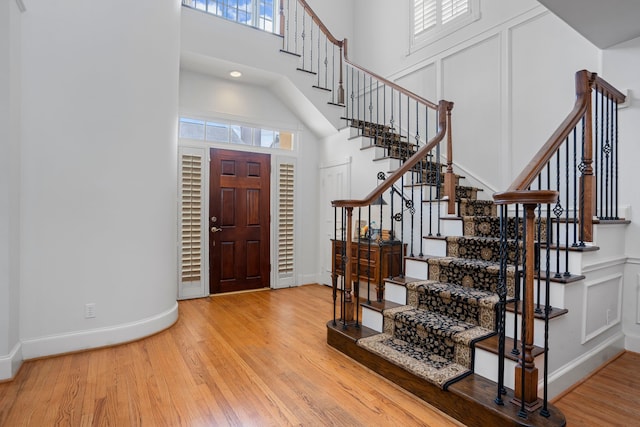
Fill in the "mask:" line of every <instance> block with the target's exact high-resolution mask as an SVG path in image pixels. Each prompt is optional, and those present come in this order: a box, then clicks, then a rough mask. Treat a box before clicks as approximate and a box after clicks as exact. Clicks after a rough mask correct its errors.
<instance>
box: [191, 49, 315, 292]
mask: <svg viewBox="0 0 640 427" xmlns="http://www.w3.org/2000/svg"><path fill="white" fill-rule="evenodd" d="M276 53H277V52H276ZM276 53H274V55H276ZM179 96H180V113H181V114H185V115H191V116H195V117H202V118H213V119H223V120H224V119H226V120H230V121H232V122H241V123H247V124H251V125H260V126H264V127H267V128H276V129H283V130H291V131H294V132H297V137H298V140H297V141H296V142H295V144H297V150H296V151H294V152H290V153H289V152H285V151H281V152H277V153H272V165H275V162H276V156H278V157H285V156H290V157H296V158H297V161H296V169H297V171H296V179H297V181H296V186H297V187H296V194H295V199H296V207H295V209H296V210H295V213H294V215H295V224H296V230H295V232H296V250H295V255H296V266H295V268H296V274H297V279H296V280H295V284H296V285H300V284H306V283H315V282H317V281H318V266H317V248H316V246H315V245H309V244H307V242H309V241H312V240H313V239H315V232H316V224H317V221H318V220H317V203H318V201H317V197H316V194H315V192H313V191H308V189H310V188H316V186H317V178H318V177H317V174H316V173H315V171H316V169H317V162H318V155H317V147H318V140H317V138H316V137H315V136H314V135H313V133H311V132H309V130H307V129H305V128H304V126H303V124H302V121H301V119H300V117H298V116H297V115H296V114H295V113H294V111H292V110H291V109H290V107H289V106H288V105H286V104H285V103H284V102H282V101H281V100H280V99H279V98H278V97H277V96H276V95H275V94H274V93H273V92H272V91H271V90H270V88H269V87H261V86H256V85H252V84H245V83H243V81H242V79H240V80H238V81H231V80H227V79H221V78H219V77H215V76H212V75H206V74H202V73H199V72H194V71H190V70H186V69H182V70H181V72H180V95H179ZM203 145H204V144H203ZM229 148H230V149H234V147H232V146H231V147H229ZM235 148H236V149H242V148H243V147H235ZM275 194H276V193H275V189H274V190H273V191H272V196H275ZM273 218H274V217H272V225H274V224H273ZM274 268H275V267H274Z"/></svg>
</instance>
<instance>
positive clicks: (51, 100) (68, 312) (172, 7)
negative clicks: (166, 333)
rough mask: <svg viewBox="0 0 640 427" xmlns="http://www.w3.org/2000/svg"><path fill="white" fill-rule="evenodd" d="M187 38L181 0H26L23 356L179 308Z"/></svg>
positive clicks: (135, 327)
mask: <svg viewBox="0 0 640 427" xmlns="http://www.w3.org/2000/svg"><path fill="white" fill-rule="evenodd" d="M179 39H180V2H178V1H175V0H161V1H157V0H156V1H152V0H142V1H137V2H130V1H123V0H111V1H108V2H46V1H34V2H29V3H28V4H27V11H26V13H24V14H23V19H22V44H21V54H22V73H23V74H22V86H21V92H22V156H21V159H22V161H21V181H22V182H21V213H22V223H21V229H20V235H21V248H20V250H21V252H20V253H21V268H20V275H21V283H20V339H21V343H22V354H23V357H24V358H25V359H28V358H33V357H39V356H45V355H49V354H56V353H61V352H68V351H74V350H79V349H84V348H92V347H98V346H104V345H110V344H114V343H118V342H123V341H128V340H131V339H136V338H140V337H142V336H145V335H148V334H151V333H154V332H157V331H158V330H161V329H163V328H166V327H168V326H169V325H171V324H172V323H173V322H174V321H175V319H176V318H177V303H176V286H177V285H176V282H177V280H176V276H177V266H176V264H177V261H176V215H177V214H176V193H177V190H176V173H177V172H176V169H177V166H176V164H177V162H176V151H177V150H176V139H177V129H176V127H177V108H178V72H179V55H180V41H179ZM88 303H91V304H95V318H86V317H85V304H88Z"/></svg>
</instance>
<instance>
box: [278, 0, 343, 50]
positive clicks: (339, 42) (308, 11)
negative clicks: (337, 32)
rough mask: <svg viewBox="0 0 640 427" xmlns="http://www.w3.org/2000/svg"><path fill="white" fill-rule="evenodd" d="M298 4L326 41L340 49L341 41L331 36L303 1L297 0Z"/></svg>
mask: <svg viewBox="0 0 640 427" xmlns="http://www.w3.org/2000/svg"><path fill="white" fill-rule="evenodd" d="M280 1H284V0H280ZM297 1H298V3H300V4H301V5H302V7H303V8H304V10H306V11H307V13H308V14H309V16H311V19H312V20H313V22H315V23H316V25H318V28H320V30H321V31H322V32H323V33H324V35H325V36H327V39H328V40H329V41H330V42H331V43H333V44H335V45H336V46H338V47H342V43H343V41H342V40H338V39H337V38H335V37H334V35H333V34H331V31H329V29H328V28H327V27H326V25H324V23H323V22H322V21H321V20H320V18H319V17H318V15H317V14H316V13H315V12H314V11H313V9H311V6H309V3H307V2H306V1H304V0H297Z"/></svg>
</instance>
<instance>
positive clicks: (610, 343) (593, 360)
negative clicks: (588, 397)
mask: <svg viewBox="0 0 640 427" xmlns="http://www.w3.org/2000/svg"><path fill="white" fill-rule="evenodd" d="M624 349H625V336H624V334H623V333H622V332H619V333H617V334H615V335H613V336H612V337H611V338H609V339H608V340H606V341H604V342H603V343H602V344H600V345H599V346H597V347H595V348H594V349H592V350H591V351H589V352H587V353H585V354H583V355H582V356H580V357H578V358H577V359H574V360H572V361H571V362H570V363H567V364H566V365H564V366H563V367H561V368H560V369H557V370H556V371H554V372H552V373H551V374H549V389H548V393H549V399H553V398H554V397H556V396H558V395H559V394H560V393H562V392H563V391H565V390H566V389H568V388H569V387H571V386H572V385H574V384H576V383H577V382H579V381H580V380H582V379H584V378H585V377H586V376H588V375H589V374H591V373H592V372H593V371H595V370H596V369H598V368H599V367H600V366H602V365H604V364H605V363H607V362H608V361H609V360H611V359H612V358H613V357H615V356H616V355H617V354H619V353H620V352H621V351H623V350H624ZM538 395H539V396H542V394H541V390H538Z"/></svg>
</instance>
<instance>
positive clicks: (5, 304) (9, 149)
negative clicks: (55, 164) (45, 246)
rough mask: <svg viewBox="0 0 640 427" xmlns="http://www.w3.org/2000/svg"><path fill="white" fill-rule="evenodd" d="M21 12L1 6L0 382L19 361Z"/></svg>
mask: <svg viewBox="0 0 640 427" xmlns="http://www.w3.org/2000/svg"><path fill="white" fill-rule="evenodd" d="M20 20H21V16H20V12H19V10H18V7H17V6H16V3H15V2H13V1H8V2H3V3H2V4H1V5H0V379H2V378H10V377H12V376H13V375H15V373H16V372H17V369H18V367H19V365H20V362H21V358H22V356H21V352H20V346H19V311H18V307H19V304H20V299H19V281H20V274H19V271H20V242H19V237H20V236H19V229H20V198H19V193H18V192H19V184H20V181H19V179H20V145H19V141H20V92H19V90H18V89H19V86H20V46H19V44H20Z"/></svg>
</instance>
